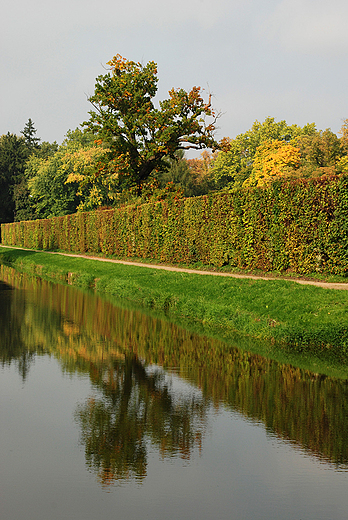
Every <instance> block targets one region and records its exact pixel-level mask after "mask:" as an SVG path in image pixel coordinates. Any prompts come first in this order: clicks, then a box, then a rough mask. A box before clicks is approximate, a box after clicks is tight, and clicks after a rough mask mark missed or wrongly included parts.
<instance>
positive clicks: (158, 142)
mask: <svg viewBox="0 0 348 520" xmlns="http://www.w3.org/2000/svg"><path fill="white" fill-rule="evenodd" d="M108 65H109V66H110V71H109V72H108V73H107V74H105V75H101V76H99V77H98V78H97V80H96V85H95V93H94V94H93V95H92V96H91V97H90V98H89V101H90V102H91V104H92V105H93V108H94V110H92V111H90V112H89V114H90V119H89V121H86V122H84V123H83V124H84V125H85V126H86V127H87V128H88V129H89V130H91V131H92V132H93V133H95V134H96V135H97V137H98V138H99V139H100V143H102V144H103V145H105V146H106V147H107V148H108V149H110V159H111V160H112V161H113V169H114V171H115V173H117V174H118V175H119V182H120V187H121V189H123V188H128V187H131V186H134V185H136V186H137V187H138V188H139V189H140V186H141V184H142V183H143V182H145V181H146V180H147V179H148V177H149V176H150V175H151V174H152V173H153V172H156V171H160V170H163V169H164V168H165V167H166V159H168V157H169V158H171V159H175V153H176V151H177V150H180V149H181V150H185V149H188V148H194V149H203V148H215V147H217V146H218V144H217V143H216V141H215V140H214V131H215V122H216V119H217V115H216V114H215V113H214V111H213V110H212V108H211V96H209V100H208V102H205V101H204V100H203V98H202V96H201V88H200V87H193V88H192V89H191V91H190V92H186V91H185V90H183V89H174V88H173V89H171V90H170V91H169V98H168V99H166V100H164V101H161V102H160V103H159V105H160V108H159V109H157V108H155V106H154V104H153V98H154V96H155V95H156V92H157V83H158V78H157V65H156V63H154V62H153V61H150V62H149V63H147V64H146V65H142V64H140V63H136V62H134V61H128V60H126V59H125V58H123V57H122V56H120V55H119V54H117V55H116V56H114V57H113V58H112V60H111V61H109V62H108ZM207 117H211V119H212V120H211V122H210V123H209V124H207V123H206V118H207Z"/></svg>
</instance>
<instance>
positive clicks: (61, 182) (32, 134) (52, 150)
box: [0, 117, 348, 223]
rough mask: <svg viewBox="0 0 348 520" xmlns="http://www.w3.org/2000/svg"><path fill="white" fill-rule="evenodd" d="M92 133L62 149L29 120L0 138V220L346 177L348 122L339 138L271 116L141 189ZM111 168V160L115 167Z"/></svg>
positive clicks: (167, 166) (180, 154)
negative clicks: (118, 172) (119, 172)
mask: <svg viewBox="0 0 348 520" xmlns="http://www.w3.org/2000/svg"><path fill="white" fill-rule="evenodd" d="M109 159H110V157H109V156H108V150H107V148H105V146H104V145H102V144H100V142H98V141H97V140H96V135H95V134H94V133H93V132H91V131H90V130H88V129H87V130H82V129H80V128H77V129H75V130H73V131H68V132H67V134H66V137H65V139H64V141H63V142H62V144H61V145H58V144H57V143H56V142H53V143H49V142H46V141H43V142H41V139H40V138H38V137H36V129H35V126H34V123H33V121H32V120H31V119H29V120H28V122H27V123H26V125H25V127H24V129H23V131H22V132H21V135H20V136H18V135H15V134H11V133H7V134H5V135H2V136H1V137H0V222H3V223H5V222H18V221H23V220H35V219H43V218H49V217H53V216H63V215H67V214H72V213H75V212H77V211H80V210H82V211H86V210H92V209H97V208H100V207H109V208H112V207H119V206H124V205H127V204H134V203H135V204H139V203H143V202H148V201H151V202H154V201H156V200H164V199H180V198H184V197H194V196H198V195H204V194H208V193H209V192H213V191H214V192H216V191H221V192H233V191H236V190H240V189H244V188H248V187H253V186H258V187H260V186H261V187H262V186H269V184H271V183H272V182H273V181H274V180H279V179H289V178H313V177H315V178H318V177H321V176H323V175H325V176H337V175H340V174H342V173H346V172H348V120H345V121H344V123H343V125H342V128H341V131H340V133H339V136H337V135H336V134H335V133H334V132H332V131H331V130H330V129H326V130H324V131H322V130H318V129H317V128H316V126H315V124H314V123H311V124H307V125H305V126H304V127H300V126H297V125H288V124H287V123H286V121H280V122H277V121H275V119H274V118H271V117H269V118H267V119H266V120H265V121H264V122H263V123H260V122H258V121H255V123H254V124H253V125H252V128H251V129H250V130H248V131H247V132H245V133H243V134H240V135H238V136H237V137H235V138H234V139H230V138H224V139H223V140H222V141H220V144H219V149H218V150H215V151H214V152H209V151H208V150H204V151H203V152H202V153H201V156H200V157H199V158H196V159H186V158H185V155H184V151H183V150H177V151H176V152H175V158H174V159H171V158H168V159H166V160H165V161H164V162H163V164H162V167H161V168H160V169H154V170H153V171H152V172H151V174H150V175H149V176H148V177H147V178H146V179H145V180H144V181H143V182H140V183H135V182H133V183H132V182H131V181H129V180H128V183H127V182H126V183H125V181H124V179H123V180H122V181H121V180H120V178H119V177H120V176H117V175H115V172H114V170H113V168H112V164H111V163H110V164H109V163H108V161H109ZM111 162H112V161H111Z"/></svg>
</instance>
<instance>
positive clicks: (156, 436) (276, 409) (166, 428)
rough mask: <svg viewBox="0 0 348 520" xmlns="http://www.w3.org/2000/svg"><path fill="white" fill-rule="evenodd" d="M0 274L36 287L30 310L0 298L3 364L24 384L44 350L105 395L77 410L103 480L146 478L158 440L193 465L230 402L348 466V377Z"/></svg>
mask: <svg viewBox="0 0 348 520" xmlns="http://www.w3.org/2000/svg"><path fill="white" fill-rule="evenodd" d="M0 276H1V277H2V278H3V279H4V280H6V281H7V282H8V283H10V284H12V285H15V286H16V287H24V288H26V289H28V290H27V291H26V299H25V303H23V302H21V297H20V296H18V299H16V298H17V297H16V296H14V295H13V296H10V293H11V291H3V293H4V294H3V295H2V296H3V299H2V302H3V303H1V298H0V347H1V349H2V350H1V357H0V360H2V362H4V361H5V362H11V360H14V359H15V360H17V363H18V367H22V368H20V369H21V371H22V376H23V377H25V374H26V373H27V368H28V363H30V359H31V357H30V356H33V355H34V353H36V352H38V351H40V350H41V351H46V352H48V353H50V354H51V355H52V356H55V357H56V358H57V359H58V360H59V362H60V363H61V365H62V368H63V370H64V371H65V372H67V373H76V372H79V373H83V374H88V375H89V378H90V380H91V381H92V383H93V385H94V386H95V388H96V395H95V396H94V397H93V398H92V397H91V398H90V399H89V400H88V401H87V402H85V403H83V404H82V405H80V406H79V407H78V409H77V411H76V420H77V422H78V424H79V426H80V431H81V442H82V443H83V444H84V446H85V451H86V459H87V462H88V465H89V467H90V468H91V470H93V471H96V472H97V473H98V475H99V478H100V480H101V481H102V482H103V483H104V484H108V483H111V482H114V481H117V480H123V479H127V478H138V479H140V480H141V479H143V478H144V476H145V474H146V467H147V457H148V450H149V445H150V443H151V445H152V446H153V445H155V446H156V449H158V450H159V451H160V453H161V455H162V456H163V457H165V456H180V457H183V458H185V457H186V458H190V457H191V455H192V451H193V450H194V449H195V447H200V444H201V442H202V436H203V433H204V424H205V417H206V415H207V410H208V407H209V406H210V403H213V404H214V405H216V407H218V406H220V405H221V403H224V405H225V406H227V407H229V408H231V409H232V410H236V411H238V412H239V413H241V414H243V415H244V416H245V417H248V418H250V419H252V420H255V421H257V422H262V423H263V424H264V427H265V428H266V430H267V431H268V432H269V434H271V435H276V436H278V437H279V438H281V439H286V440H288V441H289V442H291V443H292V444H294V445H296V446H299V447H300V448H301V449H305V450H306V451H307V452H308V453H309V454H311V455H315V456H316V457H318V458H320V459H324V460H325V461H328V462H331V463H333V464H344V465H345V467H348V443H347V442H346V440H347V439H346V437H347V434H346V432H347V431H348V382H347V380H345V379H342V378H341V379H339V378H333V377H327V376H323V375H320V374H319V373H316V372H319V370H312V371H311V370H307V369H303V368H298V367H297V366H294V364H290V363H289V362H287V363H285V362H279V361H274V360H272V359H267V358H265V357H262V356H261V355H257V354H252V353H250V352H247V351H246V350H242V349H240V348H236V347H233V346H231V345H230V344H227V343H226V342H224V341H220V340H219V339H214V338H208V337H204V336H202V335H198V334H195V333H193V332H192V331H188V330H185V329H184V328H182V327H180V326H178V325H176V324H175V323H171V322H169V321H168V320H165V319H160V318H154V317H152V316H149V315H146V314H145V313H144V312H140V311H138V310H134V309H131V308H122V307H117V306H115V305H114V304H113V303H112V302H108V301H105V300H103V299H101V298H99V297H98V296H97V295H95V294H86V293H83V292H81V291H78V290H76V289H74V288H72V287H67V286H63V285H54V284H49V283H46V282H44V281H42V280H39V279H36V278H30V277H23V275H21V274H18V273H16V272H15V271H13V270H11V269H10V268H5V267H3V266H0ZM5 293H9V295H8V296H7V295H6V294H5ZM0 296H1V291H0ZM2 296H1V297H2ZM6 298H8V301H5V300H6ZM11 298H12V300H11ZM19 360H21V361H20V362H19ZM27 361H28V363H27ZM314 361H315V362H317V360H314ZM154 365H156V366H160V367H164V368H166V367H177V371H178V374H179V375H180V376H181V378H182V379H185V378H186V379H187V380H189V381H190V382H191V383H192V386H195V387H196V388H199V389H200V393H199V392H198V391H197V393H196V394H195V395H187V394H185V395H179V396H178V394H177V392H176V391H174V389H173V388H171V387H170V385H169V384H168V383H167V382H166V379H165V378H164V376H163V371H162V372H158V371H157V372H156V371H155V372H153V371H151V370H150V369H149V368H151V367H152V366H154ZM313 366H314V365H313Z"/></svg>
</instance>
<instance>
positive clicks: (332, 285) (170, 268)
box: [0, 244, 348, 291]
mask: <svg viewBox="0 0 348 520" xmlns="http://www.w3.org/2000/svg"><path fill="white" fill-rule="evenodd" d="M0 246H1V247H6V248H8V249H22V250H23V251H34V252H35V253H50V254H52V255H61V256H70V257H73V258H86V259H87V260H98V261H100V262H111V263H113V264H123V265H134V266H137V267H147V268H149V269H163V270H164V271H176V272H179V273H190V274H201V275H210V276H225V277H229V278H248V279H251V280H283V281H285V282H295V283H299V284H301V285H314V286H316V287H323V288H324V289H338V290H343V291H348V283H331V282H319V281H314V280H302V279H298V278H296V279H295V278H284V277H275V276H257V275H253V274H237V273H219V272H216V271H199V270H197V269H186V268H184V267H173V266H168V265H163V264H156V265H155V264H144V263H141V262H130V261H128V260H114V259H112V258H102V257H100V256H89V255H80V254H74V253H58V252H55V251H41V250H37V249H26V248H24V247H14V246H4V245H2V244H0Z"/></svg>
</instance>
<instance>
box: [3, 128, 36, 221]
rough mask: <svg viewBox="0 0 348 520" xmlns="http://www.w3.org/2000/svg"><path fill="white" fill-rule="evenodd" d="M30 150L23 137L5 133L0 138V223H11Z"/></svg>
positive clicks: (13, 218)
mask: <svg viewBox="0 0 348 520" xmlns="http://www.w3.org/2000/svg"><path fill="white" fill-rule="evenodd" d="M29 153H30V150H28V147H27V145H26V143H25V139H24V137H18V136H16V135H14V134H10V133H7V134H6V135H2V136H1V137H0V222H13V221H14V220H15V217H16V210H17V208H18V202H19V198H20V197H19V191H18V190H19V189H20V188H17V187H18V186H21V185H22V182H23V178H24V169H25V163H26V160H27V158H28V156H29Z"/></svg>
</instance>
